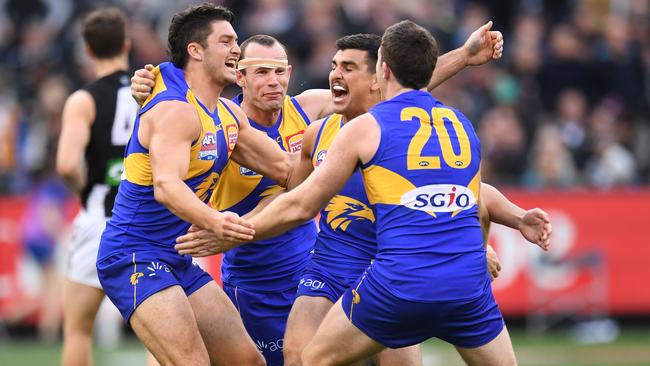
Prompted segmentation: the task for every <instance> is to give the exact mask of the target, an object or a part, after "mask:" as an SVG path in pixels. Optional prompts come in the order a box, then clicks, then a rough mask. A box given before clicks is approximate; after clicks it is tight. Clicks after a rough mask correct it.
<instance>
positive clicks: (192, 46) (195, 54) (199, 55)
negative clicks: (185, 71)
mask: <svg viewBox="0 0 650 366" xmlns="http://www.w3.org/2000/svg"><path fill="white" fill-rule="evenodd" d="M187 54H188V55H189V56H190V57H191V58H193V59H195V60H196V61H203V47H201V45H200V44H198V43H196V42H190V43H188V44H187Z"/></svg>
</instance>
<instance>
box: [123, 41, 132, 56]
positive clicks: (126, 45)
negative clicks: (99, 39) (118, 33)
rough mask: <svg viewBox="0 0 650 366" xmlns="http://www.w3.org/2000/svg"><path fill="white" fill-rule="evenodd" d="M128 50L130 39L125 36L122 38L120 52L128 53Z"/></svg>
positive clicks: (129, 48) (129, 49)
mask: <svg viewBox="0 0 650 366" xmlns="http://www.w3.org/2000/svg"><path fill="white" fill-rule="evenodd" d="M130 51H131V40H130V39H128V38H127V39H125V40H124V45H123V46H122V52H123V53H124V54H125V55H128V54H129V52H130Z"/></svg>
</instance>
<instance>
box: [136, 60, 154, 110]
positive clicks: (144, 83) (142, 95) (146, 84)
mask: <svg viewBox="0 0 650 366" xmlns="http://www.w3.org/2000/svg"><path fill="white" fill-rule="evenodd" d="M151 70H153V65H152V64H146V65H144V69H139V70H137V71H136V72H135V73H134V74H133V77H132V78H131V95H132V96H133V98H134V99H135V101H136V102H138V104H139V105H142V103H144V101H145V100H147V98H148V97H149V95H151V91H152V90H153V87H154V86H155V85H156V83H155V82H154V80H155V78H154V75H153V73H152V72H151Z"/></svg>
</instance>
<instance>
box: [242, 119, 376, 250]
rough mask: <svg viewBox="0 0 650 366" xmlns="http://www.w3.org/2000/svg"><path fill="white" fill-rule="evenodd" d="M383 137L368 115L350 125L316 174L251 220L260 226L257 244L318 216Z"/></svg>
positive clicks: (338, 137)
mask: <svg viewBox="0 0 650 366" xmlns="http://www.w3.org/2000/svg"><path fill="white" fill-rule="evenodd" d="M380 133H381V131H380V128H379V125H377V122H376V121H375V120H374V118H373V117H372V116H371V115H370V114H368V113H366V114H363V115H361V116H359V117H357V118H355V119H353V120H352V121H350V122H348V123H347V124H346V125H345V127H343V128H342V129H341V132H339V134H338V135H337V136H336V138H335V139H334V142H333V144H332V146H331V148H330V149H329V150H328V155H327V159H325V161H324V162H323V164H322V165H321V166H320V167H319V168H318V169H316V171H314V173H312V174H311V175H310V176H309V177H308V178H307V179H306V180H305V181H304V182H303V183H302V184H300V185H299V186H297V187H296V188H295V189H293V190H291V191H290V192H288V193H287V194H284V195H282V196H281V197H279V198H278V199H276V200H275V201H273V202H271V204H270V205H269V206H268V207H267V208H265V209H264V210H262V212H261V213H260V214H259V215H256V216H254V217H253V218H251V223H253V225H255V224H258V225H260V231H257V230H258V229H257V228H256V233H255V234H256V235H255V240H259V239H263V238H267V237H270V236H275V235H278V234H280V233H283V232H285V231H287V230H289V229H291V228H292V227H295V226H297V225H299V224H300V223H302V222H304V221H306V220H309V219H310V218H312V217H314V216H316V213H318V211H319V210H320V209H321V208H322V207H323V206H324V205H325V204H326V203H327V202H328V201H329V200H330V199H331V198H332V197H333V196H334V195H335V194H336V193H337V192H339V191H340V190H341V188H342V187H343V186H344V185H345V183H346V182H347V180H348V179H349V178H350V176H351V175H352V173H353V172H354V170H355V169H356V167H357V166H358V164H359V162H360V161H361V162H365V161H368V160H370V159H371V158H372V156H373V155H374V154H375V152H376V151H377V147H378V145H379V139H380Z"/></svg>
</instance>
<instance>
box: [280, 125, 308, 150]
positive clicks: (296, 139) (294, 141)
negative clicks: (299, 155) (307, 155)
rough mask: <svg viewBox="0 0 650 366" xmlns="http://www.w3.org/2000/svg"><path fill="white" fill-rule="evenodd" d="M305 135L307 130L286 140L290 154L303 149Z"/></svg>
mask: <svg viewBox="0 0 650 366" xmlns="http://www.w3.org/2000/svg"><path fill="white" fill-rule="evenodd" d="M304 134H305V130H300V131H298V132H296V133H294V134H293V135H289V136H287V137H285V138H284V142H285V143H286V145H287V149H288V150H289V152H296V151H300V149H302V137H303V135H304Z"/></svg>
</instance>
